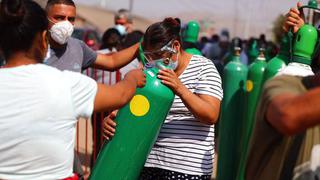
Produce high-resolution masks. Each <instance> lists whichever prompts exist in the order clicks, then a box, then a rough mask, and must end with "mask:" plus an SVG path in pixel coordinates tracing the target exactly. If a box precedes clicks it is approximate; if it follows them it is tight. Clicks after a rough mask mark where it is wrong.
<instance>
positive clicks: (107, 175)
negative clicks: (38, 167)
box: [89, 62, 175, 180]
mask: <svg viewBox="0 0 320 180" xmlns="http://www.w3.org/2000/svg"><path fill="white" fill-rule="evenodd" d="M162 68H167V67H166V66H165V65H164V64H162V63H160V62H158V63H157V64H156V67H153V68H150V69H147V70H145V71H144V72H145V74H146V80H147V82H146V85H145V87H143V88H138V89H137V90H136V93H135V95H134V97H133V98H132V99H131V101H130V103H128V104H127V105H126V106H124V107H123V108H121V109H120V110H119V112H118V113H117V116H116V119H115V121H116V123H117V129H116V131H117V132H116V133H115V135H114V137H113V138H112V140H111V141H109V142H108V143H107V144H105V145H104V146H103V148H102V151H101V152H100V153H99V155H98V158H97V162H96V164H95V166H94V168H93V171H92V173H91V175H90V178H89V179H91V180H106V179H108V180H135V179H138V178H139V175H140V172H141V170H142V169H143V167H144V164H145V161H146V159H147V156H148V154H149V153H150V151H151V148H152V146H153V144H154V143H155V141H156V138H157V136H158V133H159V132H160V129H161V126H162V124H163V122H164V120H165V118H166V116H167V113H168V111H169V110H170V108H171V105H172V102H173V99H174V96H175V95H174V93H173V92H172V91H171V89H169V88H168V87H167V86H165V85H163V84H162V83H161V80H159V79H157V74H158V71H159V69H162Z"/></svg>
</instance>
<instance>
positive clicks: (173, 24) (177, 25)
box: [163, 17, 181, 33]
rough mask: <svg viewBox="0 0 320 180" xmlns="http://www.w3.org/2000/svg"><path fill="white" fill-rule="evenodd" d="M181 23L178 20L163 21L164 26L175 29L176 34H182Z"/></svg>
mask: <svg viewBox="0 0 320 180" xmlns="http://www.w3.org/2000/svg"><path fill="white" fill-rule="evenodd" d="M180 23H181V21H180V19H178V18H171V17H170V18H165V19H164V20H163V24H164V25H165V26H167V27H169V28H173V29H174V31H175V32H176V33H179V32H180V29H181V24H180Z"/></svg>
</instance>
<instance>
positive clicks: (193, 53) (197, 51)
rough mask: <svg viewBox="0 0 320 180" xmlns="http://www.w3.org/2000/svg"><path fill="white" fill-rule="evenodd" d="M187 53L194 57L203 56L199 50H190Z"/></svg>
mask: <svg viewBox="0 0 320 180" xmlns="http://www.w3.org/2000/svg"><path fill="white" fill-rule="evenodd" d="M185 51H186V52H187V53H189V54H192V55H202V53H201V51H199V50H198V49H197V48H188V49H186V50H185Z"/></svg>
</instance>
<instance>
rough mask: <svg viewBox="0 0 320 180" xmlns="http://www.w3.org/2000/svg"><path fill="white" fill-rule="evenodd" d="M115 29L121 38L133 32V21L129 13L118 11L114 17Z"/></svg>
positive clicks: (122, 10) (125, 10) (124, 10)
mask: <svg viewBox="0 0 320 180" xmlns="http://www.w3.org/2000/svg"><path fill="white" fill-rule="evenodd" d="M114 24H115V28H116V29H117V30H118V31H119V33H120V34H121V35H122V36H125V35H127V34H129V33H131V32H132V31H133V21H132V16H131V14H130V12H129V11H128V10H127V9H120V10H119V11H118V12H117V13H116V14H115V16H114Z"/></svg>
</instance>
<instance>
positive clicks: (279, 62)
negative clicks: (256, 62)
mask: <svg viewBox="0 0 320 180" xmlns="http://www.w3.org/2000/svg"><path fill="white" fill-rule="evenodd" d="M289 58H290V55H289V40H288V36H283V38H282V39H281V45H280V52H279V53H278V54H277V56H276V57H274V58H272V59H271V60H270V61H269V62H268V64H267V67H266V69H265V72H264V76H263V81H262V83H261V86H263V84H264V83H265V82H266V81H267V80H269V79H270V78H272V77H274V76H275V75H276V74H277V73H278V72H279V70H280V69H282V68H284V67H285V66H286V64H287V62H289Z"/></svg>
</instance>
